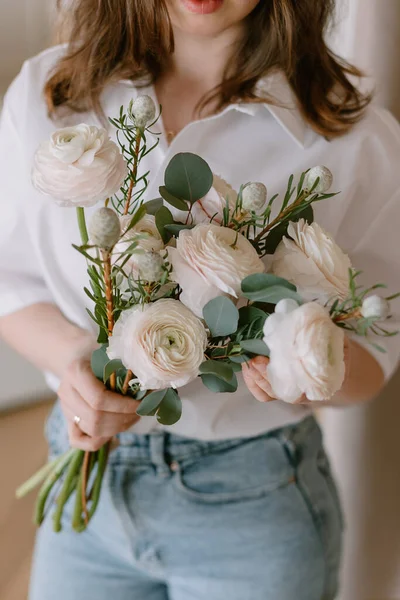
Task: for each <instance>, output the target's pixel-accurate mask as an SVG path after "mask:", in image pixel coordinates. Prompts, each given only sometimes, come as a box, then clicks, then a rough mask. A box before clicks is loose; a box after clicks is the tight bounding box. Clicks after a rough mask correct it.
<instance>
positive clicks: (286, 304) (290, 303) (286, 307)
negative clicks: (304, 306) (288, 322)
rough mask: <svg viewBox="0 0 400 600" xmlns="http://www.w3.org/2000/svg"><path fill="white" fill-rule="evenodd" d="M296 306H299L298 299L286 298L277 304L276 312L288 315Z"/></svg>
mask: <svg viewBox="0 0 400 600" xmlns="http://www.w3.org/2000/svg"><path fill="white" fill-rule="evenodd" d="M296 308H299V305H298V304H297V302H296V300H293V299H292V298H284V299H283V300H280V301H279V302H278V304H277V305H276V306H275V312H276V313H278V314H281V315H288V314H289V313H291V312H293V311H294V310H296Z"/></svg>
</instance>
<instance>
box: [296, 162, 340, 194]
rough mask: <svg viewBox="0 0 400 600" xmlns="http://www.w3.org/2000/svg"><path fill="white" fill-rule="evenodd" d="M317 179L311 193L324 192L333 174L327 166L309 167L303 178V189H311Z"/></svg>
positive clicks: (330, 184)
mask: <svg viewBox="0 0 400 600" xmlns="http://www.w3.org/2000/svg"><path fill="white" fill-rule="evenodd" d="M317 179H319V182H318V185H317V186H316V188H315V189H314V190H313V194H326V192H328V191H329V190H330V189H331V187H332V183H333V175H332V173H331V172H330V170H329V169H328V168H327V167H322V166H319V167H314V168H313V169H310V170H309V171H308V173H307V175H306V176H305V179H304V186H303V187H304V189H305V190H306V191H308V192H309V191H311V190H312V188H313V186H314V185H315V182H316V181H317Z"/></svg>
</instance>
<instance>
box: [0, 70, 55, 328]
mask: <svg viewBox="0 0 400 600" xmlns="http://www.w3.org/2000/svg"><path fill="white" fill-rule="evenodd" d="M22 84H23V82H22V81H21V75H19V76H18V77H17V79H16V80H15V81H14V83H13V84H12V85H11V87H10V89H9V90H8V92H7V94H6V96H5V99H4V105H3V109H2V113H1V118H0V316H5V315H8V314H11V313H14V312H16V311H18V310H21V309H23V308H26V307H27V306H30V305H32V304H36V303H39V302H53V298H52V295H51V293H50V292H49V290H48V289H47V287H46V284H45V281H44V279H43V277H42V274H41V272H40V266H39V263H38V261H37V260H36V258H35V250H34V248H33V245H32V242H31V238H30V235H29V229H28V219H27V217H26V214H25V211H24V201H25V202H26V200H27V199H26V195H27V194H28V195H29V189H30V181H29V182H27V179H28V178H29V176H28V175H27V173H29V172H30V169H29V168H27V166H26V165H24V164H23V163H22V161H24V152H23V151H22V148H23V144H22V140H21V139H20V136H19V134H18V131H17V127H16V121H17V116H18V92H19V88H20V86H21V85H22ZM14 115H15V116H14Z"/></svg>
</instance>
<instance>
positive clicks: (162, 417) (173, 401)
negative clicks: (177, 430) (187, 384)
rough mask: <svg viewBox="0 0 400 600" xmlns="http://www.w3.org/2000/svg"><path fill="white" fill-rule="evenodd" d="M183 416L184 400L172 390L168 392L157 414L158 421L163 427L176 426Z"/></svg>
mask: <svg viewBox="0 0 400 600" xmlns="http://www.w3.org/2000/svg"><path fill="white" fill-rule="evenodd" d="M181 416H182V400H181V399H180V398H179V396H178V393H177V392H176V391H175V390H173V389H172V388H170V389H169V390H167V393H166V394H165V396H164V398H163V400H162V402H161V404H160V407H159V409H158V412H157V421H158V422H159V423H161V424H162V425H175V423H177V422H178V421H179V419H180V418H181Z"/></svg>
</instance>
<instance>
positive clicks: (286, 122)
mask: <svg viewBox="0 0 400 600" xmlns="http://www.w3.org/2000/svg"><path fill="white" fill-rule="evenodd" d="M120 83H122V84H125V85H128V86H129V87H131V86H138V87H139V89H140V87H141V86H142V85H143V86H146V84H145V82H144V81H143V83H142V82H140V81H139V82H138V81H135V82H132V80H129V79H121V80H120ZM147 89H149V88H147ZM142 93H143V92H142ZM144 93H145V92H144ZM256 94H257V95H259V96H263V95H264V96H268V97H270V98H271V99H272V100H273V101H275V102H276V104H269V103H265V104H260V103H251V102H241V103H237V104H231V105H230V106H228V107H226V108H225V110H223V111H222V113H225V112H227V111H229V110H232V109H236V110H238V111H239V112H242V113H245V114H247V115H250V116H255V115H256V114H257V112H258V110H259V109H260V107H265V108H266V109H267V110H268V111H269V112H270V113H271V114H272V116H273V117H274V118H275V119H276V120H277V121H278V123H280V125H281V126H282V128H283V129H284V130H285V131H286V132H287V133H288V134H289V135H290V137H291V138H292V139H293V140H294V141H295V142H296V143H297V144H298V145H299V146H300V147H301V148H305V147H306V145H307V132H309V130H310V128H309V125H308V124H307V123H306V121H305V120H304V119H303V117H302V115H301V113H300V110H299V107H298V103H297V100H296V96H295V94H294V92H293V91H292V89H291V87H290V85H289V82H288V80H287V78H286V76H285V74H284V73H283V72H282V71H279V70H276V71H274V72H273V73H271V74H269V75H267V76H266V77H264V78H263V79H260V81H259V82H258V84H257V86H256ZM222 113H219V114H220V115H221V114H222Z"/></svg>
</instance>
